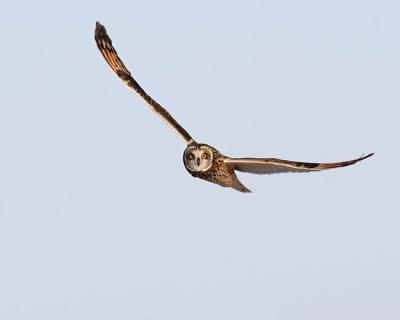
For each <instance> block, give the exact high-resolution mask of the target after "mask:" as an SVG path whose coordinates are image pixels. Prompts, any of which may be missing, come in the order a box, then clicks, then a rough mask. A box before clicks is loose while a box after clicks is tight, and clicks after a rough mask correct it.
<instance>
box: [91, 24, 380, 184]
mask: <svg viewBox="0 0 400 320" xmlns="http://www.w3.org/2000/svg"><path fill="white" fill-rule="evenodd" d="M94 37H95V41H96V44H97V47H98V48H99V50H100V52H101V54H102V55H103V57H104V59H105V60H106V62H107V63H108V64H109V66H110V67H111V69H112V70H113V71H114V72H115V73H116V74H117V76H118V77H119V78H120V79H121V80H122V81H123V82H124V83H125V84H126V85H127V86H128V87H130V88H131V89H133V91H135V92H136V93H137V94H138V95H139V96H140V97H141V98H143V99H144V101H145V102H146V103H147V104H148V105H149V107H150V108H151V109H152V110H153V111H154V112H155V113H156V114H157V115H158V116H159V117H160V118H161V119H162V120H164V121H165V122H166V123H167V124H168V125H169V126H170V127H171V128H172V129H174V131H175V132H176V133H177V134H178V135H179V136H180V137H181V138H182V139H183V140H184V142H185V143H186V145H187V147H186V149H185V151H184V153H183V163H184V165H185V168H186V170H187V171H188V172H189V173H190V174H191V175H192V176H194V177H197V178H200V179H203V180H207V181H209V182H213V183H216V184H219V185H220V186H223V187H231V188H234V189H236V190H238V191H241V192H250V190H249V189H247V188H246V187H245V186H244V185H243V184H242V183H241V182H240V181H239V179H238V178H237V176H236V174H235V171H242V172H248V173H256V174H273V173H282V172H311V171H321V170H327V169H333V168H340V167H345V166H349V165H352V164H355V163H357V162H359V161H361V160H364V159H366V158H369V157H371V156H372V155H373V153H370V154H367V155H366V156H361V157H360V158H357V159H354V160H348V161H342V162H333V163H309V162H298V161H289V160H282V159H276V158H231V157H227V156H224V155H223V154H221V153H220V152H219V151H218V150H217V149H215V148H214V147H212V146H210V145H207V144H201V143H197V142H196V141H195V140H194V139H193V138H192V137H191V136H190V134H189V133H188V132H187V131H186V130H185V129H184V128H183V127H182V126H181V125H180V124H179V123H178V122H177V121H176V120H175V119H174V118H173V117H172V116H171V115H170V114H169V113H168V111H167V110H165V109H164V108H163V107H162V106H161V105H160V104H159V103H157V102H156V101H155V100H153V99H152V98H151V97H150V96H149V95H148V94H147V93H146V92H145V91H144V90H143V88H142V87H141V86H140V85H139V84H138V83H137V82H136V80H135V79H134V78H133V77H132V74H131V73H130V71H129V70H128V69H127V68H126V67H125V65H124V63H123V62H122V60H121V59H120V58H119V56H118V54H117V52H116V50H115V49H114V47H113V45H112V41H111V39H110V37H109V36H108V35H107V32H106V29H105V28H104V26H102V25H101V24H100V23H99V22H97V23H96V30H95V36H94Z"/></svg>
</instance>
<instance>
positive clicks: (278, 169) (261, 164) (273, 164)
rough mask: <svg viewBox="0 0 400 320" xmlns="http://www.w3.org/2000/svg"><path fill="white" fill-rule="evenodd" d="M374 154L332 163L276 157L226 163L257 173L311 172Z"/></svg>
mask: <svg viewBox="0 0 400 320" xmlns="http://www.w3.org/2000/svg"><path fill="white" fill-rule="evenodd" d="M372 155H373V153H370V154H367V155H366V156H361V157H360V158H357V159H354V160H348V161H342V162H331V163H311V162H298V161H289V160H282V159H275V158H226V159H225V163H226V164H227V165H228V166H229V167H230V168H232V169H234V170H237V171H243V172H249V173H257V174H273V173H282V172H310V171H321V170H327V169H333V168H341V167H346V166H350V165H352V164H355V163H357V162H359V161H361V160H364V159H366V158H369V157H371V156H372Z"/></svg>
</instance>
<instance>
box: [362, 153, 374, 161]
mask: <svg viewBox="0 0 400 320" xmlns="http://www.w3.org/2000/svg"><path fill="white" fill-rule="evenodd" d="M374 154H375V153H374V152H371V153H368V154H367V155H366V156H364V155H361V157H360V158H359V160H364V159H367V158H369V157H372V156H373V155H374Z"/></svg>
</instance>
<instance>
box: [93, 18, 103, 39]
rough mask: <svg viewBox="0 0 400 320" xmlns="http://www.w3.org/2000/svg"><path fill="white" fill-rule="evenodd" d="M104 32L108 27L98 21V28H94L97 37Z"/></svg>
mask: <svg viewBox="0 0 400 320" xmlns="http://www.w3.org/2000/svg"><path fill="white" fill-rule="evenodd" d="M102 32H106V28H104V26H103V25H102V24H101V23H100V22H99V21H96V29H95V30H94V35H95V37H97V36H98V35H99V34H100V33H102Z"/></svg>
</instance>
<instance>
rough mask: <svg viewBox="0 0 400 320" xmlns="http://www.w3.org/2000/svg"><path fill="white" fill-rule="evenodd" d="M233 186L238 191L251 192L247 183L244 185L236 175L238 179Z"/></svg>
mask: <svg viewBox="0 0 400 320" xmlns="http://www.w3.org/2000/svg"><path fill="white" fill-rule="evenodd" d="M231 187H232V188H233V189H235V190H237V191H240V192H251V190H250V189H248V188H247V187H246V186H245V185H243V184H242V183H241V182H240V181H239V179H238V178H237V177H236V179H235V180H234V181H233V183H232V185H231Z"/></svg>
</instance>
